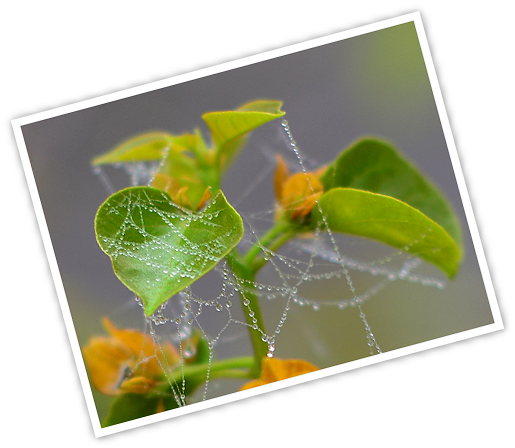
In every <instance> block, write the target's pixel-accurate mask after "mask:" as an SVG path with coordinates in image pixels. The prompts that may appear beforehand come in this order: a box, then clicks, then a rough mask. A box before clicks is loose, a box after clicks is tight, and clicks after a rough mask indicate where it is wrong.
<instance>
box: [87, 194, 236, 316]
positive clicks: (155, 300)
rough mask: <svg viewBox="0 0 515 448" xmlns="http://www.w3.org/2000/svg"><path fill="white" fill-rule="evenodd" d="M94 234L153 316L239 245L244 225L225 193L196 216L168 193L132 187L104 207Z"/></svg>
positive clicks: (107, 201)
mask: <svg viewBox="0 0 515 448" xmlns="http://www.w3.org/2000/svg"><path fill="white" fill-rule="evenodd" d="M95 232H96V237H97V241H98V244H99V245H100V247H101V248H102V250H103V251H104V252H105V253H106V254H107V255H109V257H111V261H112V263H113V269H114V272H115V274H116V276H117V277H118V278H119V279H120V280H121V282H122V283H123V284H124V285H125V286H127V288H129V289H130V290H131V291H133V292H134V293H135V294H136V295H137V296H138V297H140V298H141V299H142V301H143V304H144V306H145V313H146V314H147V315H151V314H152V313H154V311H156V310H157V308H158V307H159V306H160V305H161V304H162V303H164V302H166V301H167V300H168V299H169V298H170V297H171V296H173V295H174V294H176V293H177V292H179V291H181V290H183V289H184V288H186V287H187V286H189V285H191V284H192V283H193V282H194V281H195V280H197V279H198V278H200V277H201V276H202V275H204V274H206V273H207V272H208V271H210V270H211V269H212V268H214V267H215V266H216V264H217V263H218V262H219V261H220V260H221V259H222V258H223V257H225V256H226V255H227V254H228V253H229V252H230V251H231V249H233V248H234V247H235V246H236V245H237V244H238V242H239V241H240V239H241V238H242V236H243V222H242V219H241V217H240V215H239V214H238V213H237V212H236V211H235V210H234V209H233V208H232V207H231V205H230V204H229V203H228V202H227V200H226V199H225V196H224V195H223V193H222V192H221V191H217V192H215V194H214V195H213V197H212V199H211V201H210V202H209V203H208V205H207V206H206V207H205V208H204V209H203V210H202V211H200V212H197V213H195V212H190V211H189V210H185V209H181V208H179V207H178V206H177V205H176V204H174V203H173V202H172V201H171V199H170V196H169V195H168V194H167V193H165V192H164V191H161V190H158V189H156V188H151V187H130V188H126V189H124V190H121V191H119V192H117V193H115V194H113V195H112V196H110V197H109V198H108V199H107V200H106V201H105V202H104V203H103V204H102V205H101V206H100V208H99V210H98V212H97V215H96V219H95Z"/></svg>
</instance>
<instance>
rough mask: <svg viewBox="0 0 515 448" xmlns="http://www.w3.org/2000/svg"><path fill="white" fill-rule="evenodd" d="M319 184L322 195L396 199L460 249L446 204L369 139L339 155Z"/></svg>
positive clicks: (414, 171)
mask: <svg viewBox="0 0 515 448" xmlns="http://www.w3.org/2000/svg"><path fill="white" fill-rule="evenodd" d="M320 181H321V182H322V185H323V186H324V191H329V190H330V189H332V188H336V187H346V188H354V189H357V190H365V191H371V192H373V193H380V194H383V195H386V196H391V197H394V198H396V199H399V200H400V201H403V202H405V203H407V204H409V205H411V206H412V207H414V208H416V209H418V210H420V211H421V212H422V213H424V214H425V215H427V216H428V217H429V218H431V219H432V220H433V221H436V222H437V223H438V224H440V225H441V226H442V227H443V228H444V229H445V230H446V231H447V232H448V233H449V235H450V236H451V237H452V238H453V239H454V241H456V243H457V245H458V247H460V249H462V241H461V231H460V225H459V221H458V219H457V217H456V216H455V214H454V212H453V210H452V208H451V206H450V205H449V203H448V202H447V201H446V199H445V198H444V197H443V195H442V194H441V193H440V192H439V191H438V190H437V188H436V187H435V186H434V185H433V184H432V183H431V182H430V181H429V180H428V179H426V178H425V177H424V175H423V174H422V173H421V172H420V171H419V170H418V169H417V168H415V167H414V166H413V165H411V164H410V163H409V162H408V161H407V160H405V159H404V158H403V157H402V156H401V155H400V154H399V153H398V152H397V151H396V150H395V149H394V148H393V146H391V145H390V144H388V143H386V142H383V141H381V140H376V139H371V138H366V139H361V140H358V141H357V142H355V143H353V144H352V145H351V146H350V147H349V148H348V149H346V150H344V151H343V152H342V153H341V155H340V156H339V157H338V158H337V159H336V160H335V161H334V162H333V163H332V164H331V165H330V166H329V168H328V169H327V171H326V172H325V173H324V174H323V175H322V176H321V178H320Z"/></svg>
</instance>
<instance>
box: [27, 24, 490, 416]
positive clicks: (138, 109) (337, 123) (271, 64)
mask: <svg viewBox="0 0 515 448" xmlns="http://www.w3.org/2000/svg"><path fill="white" fill-rule="evenodd" d="M168 57H169V58H170V60H172V61H173V55H168ZM137 63H138V61H127V70H130V66H131V64H137ZM256 98H270V99H280V100H282V101H283V102H284V104H283V110H285V111H286V113H287V114H286V119H287V120H288V122H289V123H290V126H291V129H292V132H293V135H294V138H295V140H296V142H297V144H298V145H299V147H300V149H301V151H303V153H304V154H305V155H306V156H307V157H309V158H310V159H315V160H317V161H319V162H320V163H327V162H329V161H331V160H332V159H334V157H336V155H337V154H338V153H339V152H340V151H341V150H342V149H343V148H345V147H346V146H347V145H348V144H350V143H351V142H352V141H354V140H355V139H357V138H359V137H361V136H364V135H368V136H376V137H380V138H385V139H387V140H389V141H391V142H393V143H394V144H395V145H396V147H397V148H398V149H399V150H400V151H401V152H402V153H403V154H404V155H405V156H406V157H407V158H408V159H409V160H411V161H412V162H413V163H414V164H415V165H417V166H418V167H420V168H421V170H422V171H423V172H424V173H425V174H426V175H427V176H428V177H429V178H430V179H432V180H433V181H434V183H435V184H436V185H437V186H439V188H440V189H441V190H442V191H443V192H444V194H445V195H446V196H447V198H448V199H449V201H450V202H451V203H452V205H453V207H454V209H455V211H456V213H457V214H458V216H459V217H460V219H461V222H462V225H463V233H464V242H465V257H464V261H463V265H462V267H461V269H460V271H459V273H458V275H457V277H456V279H455V280H453V281H452V282H449V283H448V284H447V286H446V288H445V289H443V290H439V289H436V288H429V287H422V286H420V285H412V284H408V283H406V282H403V283H401V282H395V284H393V283H392V285H390V286H388V287H387V288H386V289H385V290H384V291H383V292H381V293H380V294H379V295H378V296H376V297H374V298H373V299H371V300H370V301H368V302H366V303H365V305H364V311H365V312H366V315H367V319H368V321H369V323H370V325H371V327H372V330H373V332H374V334H375V337H376V339H377V341H378V343H379V345H380V346H381V348H382V349H383V351H387V350H393V349H396V348H399V347H405V346H408V345H412V344H416V343H419V342H423V341H427V340H431V339H435V338H438V337H442V336H446V335H449V334H454V333H457V332H461V331H465V330H469V329H472V328H476V327H480V326H483V325H487V324H490V323H492V322H493V318H492V315H491V312H490V307H489V304H488V300H487V296H486V293H485V289H484V286H483V280H482V277H481V273H480V271H479V268H478V264H477V259H476V255H475V251H474V247H473V245H472V242H471V239H470V234H469V232H468V226H467V222H466V219H465V215H464V212H463V207H462V205H461V198H460V195H459V192H458V189H457V185H456V181H455V176H454V172H453V169H452V166H451V163H450V159H449V154H448V149H447V146H446V143H445V139H444V135H443V131H442V127H441V123H440V120H439V117H438V114H437V110H436V105H435V102H434V97H433V92H432V90H431V86H430V84H429V79H428V76H427V71H426V68H425V64H424V60H423V57H422V53H421V51H420V45H419V43H418V39H417V36H416V31H415V27H414V25H413V24H412V23H408V24H404V25H399V26H395V27H392V28H389V29H386V30H381V31H376V32H373V33H370V34H367V35H363V36H357V37H354V38H351V39H347V40H344V41H341V42H336V43H332V44H327V45H324V46H321V47H317V48H313V49H310V50H305V51H302V52H300V53H295V54H291V55H288V56H283V57H281V58H278V59H273V60H269V61H264V62H260V63H257V64H252V65H250V66H246V67H242V68H238V69H234V70H230V71H227V72H224V73H220V74H217V75H212V76H209V77H207V78H203V79H198V80H194V81H189V82H185V83H182V84H179V85H175V86H171V87H168V88H163V89H159V90H156V91H153V92H149V93H145V94H141V95H137V96H134V97H131V98H127V99H123V100H119V101H115V102H112V103H109V104H104V105H99V106H95V107H91V108H89V109H86V110H82V111H78V112H74V113H69V114H67V115H64V116H59V117H55V118H52V119H48V120H44V121H40V122H37V123H33V124H29V125H25V126H24V127H23V129H22V130H23V135H24V138H25V142H26V146H27V150H28V153H29V157H30V161H31V164H32V169H33V172H34V176H35V179H36V184H37V188H38V192H39V195H40V198H41V202H42V204H43V210H44V214H45V218H46V222H47V224H48V228H49V231H50V236H51V239H52V244H53V247H54V251H55V254H56V257H57V262H58V266H59V270H60V273H61V277H62V280H63V283H64V287H65V291H66V296H67V299H68V303H69V305H70V309H71V313H72V317H73V322H74V326H75V330H76V332H77V336H78V339H79V343H80V344H81V345H85V344H86V343H87V341H88V339H89V338H90V337H91V336H92V335H94V334H102V333H103V329H102V327H101V323H100V319H101V317H102V316H109V317H110V318H111V319H112V320H113V321H114V322H115V323H116V324H117V325H120V326H124V325H128V326H136V327H139V328H143V317H142V313H141V310H140V309H139V308H138V307H137V306H135V305H134V299H133V296H132V294H131V293H130V292H129V291H128V290H127V289H126V288H125V287H124V286H123V285H122V284H121V283H120V282H119V281H118V279H117V278H116V277H115V276H114V274H113V272H112V268H111V263H110V260H109V258H108V257H107V256H106V255H105V254H104V253H103V252H102V251H101V250H100V249H99V247H98V245H97V243H96V240H95V235H94V229H93V220H94V216H95V213H96V210H97V208H98V207H99V205H100V204H101V203H102V202H103V201H104V200H105V199H106V197H107V195H108V194H107V192H106V190H105V188H104V186H103V185H102V183H101V182H100V180H99V178H98V177H97V176H95V175H94V174H93V173H92V170H91V166H90V161H91V159H92V157H94V156H96V155H98V154H101V153H103V152H105V151H107V150H109V149H110V148H112V147H113V146H115V145H117V144H118V143H120V142H121V141H123V140H125V139H126V138H127V137H129V136H132V135H134V134H138V133H140V132H146V131H149V130H165V131H169V132H171V133H174V134H179V133H182V132H187V131H191V130H192V129H193V128H194V127H197V126H200V127H201V128H202V130H205V129H206V128H205V126H204V125H203V121H202V120H201V118H200V117H201V115H202V114H203V113H205V112H208V111H213V110H230V109H234V108H236V107H238V106H239V105H241V104H243V103H245V102H247V101H250V100H253V99H256ZM279 128H280V125H279V122H276V123H274V122H272V123H270V124H268V125H266V126H264V127H263V128H262V129H260V130H259V131H257V132H255V133H254V135H252V136H251V138H250V142H249V145H248V147H247V148H246V149H245V151H244V153H243V154H242V155H241V157H240V159H239V160H238V161H237V162H236V163H235V165H234V166H233V167H232V168H231V170H230V172H229V173H228V176H227V179H226V180H225V184H224V191H225V193H226V195H227V197H228V199H229V201H230V202H238V201H239V199H238V198H239V196H240V195H241V192H242V190H244V189H245V187H246V186H247V185H248V183H249V179H251V178H252V176H253V175H255V174H256V173H258V172H260V170H261V168H262V167H266V166H267V164H268V165H269V164H270V162H269V161H268V160H266V157H264V155H263V152H262V151H260V149H263V148H265V149H267V148H272V149H273V150H275V151H283V152H284V151H285V145H284V141H283V140H281V138H280V137H279V134H278V133H279V132H280V129H279ZM205 135H207V132H205ZM460 149H461V150H465V148H458V150H460ZM259 164H261V165H259ZM258 166H260V168H259V169H258ZM106 172H107V170H106ZM109 176H110V179H111V180H112V181H113V183H114V184H115V185H116V186H117V187H118V188H122V187H124V186H127V185H128V178H127V176H125V175H124V174H123V173H122V172H121V171H120V170H118V171H117V170H112V171H109ZM270 179H271V178H270ZM257 192H258V193H260V194H258V195H256V194H254V195H253V196H252V200H250V199H248V200H245V201H243V202H242V203H240V204H238V205H237V206H236V208H238V207H240V208H238V209H239V210H242V211H243V212H247V211H249V212H251V211H253V212H256V211H258V212H259V210H260V209H262V208H265V209H267V210H268V209H271V208H272V207H273V198H272V197H271V196H270V194H271V192H272V188H271V184H270V185H269V186H267V187H263V189H262V190H259V189H258V190H257ZM254 193H255V192H254ZM354 247H357V248H358V249H359V247H360V246H359V244H357V245H356V246H354ZM372 259H373V258H372ZM428 272H430V273H431V275H433V274H434V275H439V276H440V277H442V278H443V274H438V272H437V271H436V270H431V268H429V270H428ZM264 275H266V273H264ZM314 286H315V285H311V287H312V289H313V287H314ZM338 287H340V288H341V284H340V286H336V288H338ZM311 293H312V294H314V295H316V294H317V293H318V294H319V293H320V292H319V291H318V292H317V291H316V290H313V291H312V292H311ZM324 294H325V292H324ZM327 294H328V296H329V295H330V293H329V292H328V293H327ZM319 300H320V298H319ZM238 306H239V304H235V305H234V307H233V308H237V307H238ZM264 307H265V311H266V312H268V311H269V312H270V313H271V320H270V322H271V323H270V328H272V327H275V324H276V322H277V320H278V318H279V317H280V313H279V314H277V310H274V309H273V305H267V304H265V305H264ZM279 309H280V306H279ZM267 310H268V311H267ZM274 313H275V314H274ZM265 319H266V318H265ZM238 332H239V333H240V334H241V337H240V338H236V339H235V340H236V341H237V343H236V344H237V349H236V351H237V352H238V354H240V352H245V351H247V353H248V349H249V348H250V345H248V342H247V340H246V334H245V329H244V328H243V327H241V328H239V329H238ZM276 354H277V356H278V357H282V358H289V357H301V358H304V359H307V360H309V361H311V362H313V363H314V364H317V365H318V366H320V367H327V366H332V365H335V364H340V363H343V362H348V361H350V360H353V359H357V358H362V357H365V356H368V355H369V352H368V347H367V345H366V335H365V330H364V328H363V324H362V322H361V320H360V318H359V316H358V312H357V310H356V309H346V310H343V311H340V312H335V311H334V308H326V309H322V310H320V311H317V312H314V311H313V310H311V309H308V308H297V309H296V310H295V311H294V312H291V313H290V317H289V318H288V320H287V321H286V324H285V326H284V328H283V332H282V333H281V337H280V338H279V339H278V341H277V351H276ZM220 387H222V389H223V388H224V387H226V386H220ZM234 387H235V386H234V383H230V384H229V386H227V390H234ZM231 388H232V389H231ZM223 390H225V389H223ZM97 398H98V397H97ZM99 403H100V402H99ZM102 406H104V405H103V404H100V407H102ZM102 409H103V408H102ZM100 412H102V410H100Z"/></svg>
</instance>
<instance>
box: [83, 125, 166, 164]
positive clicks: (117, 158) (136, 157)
mask: <svg viewBox="0 0 515 448" xmlns="http://www.w3.org/2000/svg"><path fill="white" fill-rule="evenodd" d="M173 139H174V137H173V136H172V135H170V134H167V133H166V132H158V131H155V132H147V133H145V134H139V135H136V136H134V137H131V138H129V139H127V140H125V141H124V142H122V143H121V144H120V145H117V146H116V147H114V148H113V149H111V150H109V151H108V152H106V153H105V154H102V155H100V156H98V157H95V158H94V159H93V161H92V162H91V163H92V164H93V165H106V164H111V163H122V162H144V161H149V160H161V159H162V158H163V156H164V155H165V153H166V151H167V148H170V146H171V145H172V143H173Z"/></svg>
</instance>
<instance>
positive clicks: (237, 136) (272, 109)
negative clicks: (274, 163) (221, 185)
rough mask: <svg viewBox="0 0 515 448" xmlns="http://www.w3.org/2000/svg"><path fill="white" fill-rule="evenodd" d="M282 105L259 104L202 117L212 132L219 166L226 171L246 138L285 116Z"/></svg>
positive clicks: (253, 103)
mask: <svg viewBox="0 0 515 448" xmlns="http://www.w3.org/2000/svg"><path fill="white" fill-rule="evenodd" d="M281 105H282V101H275V100H256V101H251V102H249V103H246V104H244V105H242V106H240V107H239V108H238V109H236V110H231V111H221V112H208V113H207V114H204V115H203V116H202V118H203V119H204V121H205V122H206V124H207V126H208V127H209V130H210V131H211V135H212V137H213V143H214V144H215V146H216V148H217V158H218V163H219V166H220V167H221V168H222V169H225V168H227V166H228V165H229V164H230V162H231V161H232V159H233V158H234V157H235V155H236V154H237V153H238V151H239V150H240V149H241V147H242V146H243V144H244V143H245V136H246V134H248V133H249V132H250V131H252V130H254V129H256V128H258V127H259V126H262V125H263V124H265V123H268V122H269V121H272V120H275V119H276V118H280V117H282V116H284V114H285V112H283V111H282V110H281Z"/></svg>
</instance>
